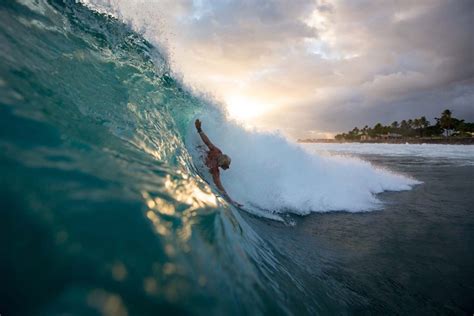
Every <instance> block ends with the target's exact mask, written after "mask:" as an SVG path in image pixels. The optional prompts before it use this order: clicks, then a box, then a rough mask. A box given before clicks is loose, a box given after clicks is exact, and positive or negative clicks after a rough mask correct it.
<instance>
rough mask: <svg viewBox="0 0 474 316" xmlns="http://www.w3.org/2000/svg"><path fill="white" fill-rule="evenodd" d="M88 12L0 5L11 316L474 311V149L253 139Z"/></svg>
mask: <svg viewBox="0 0 474 316" xmlns="http://www.w3.org/2000/svg"><path fill="white" fill-rule="evenodd" d="M96 2H97V3H98V4H100V3H102V2H104V1H96ZM85 3H86V4H87V5H85V4H82V3H81V2H78V1H53V0H51V1H43V0H39V1H33V0H31V1H28V0H18V1H13V0H12V1H1V2H0V46H1V50H0V243H1V244H0V314H1V315H8V316H10V315H106V316H109V315H118V316H123V315H157V314H176V315H181V314H185V315H246V314H251V315H263V314H265V315H315V314H316V315H328V314H330V315H334V314H338V315H347V314H371V315H373V314H377V315H380V314H383V315H390V314H425V315H433V314H460V315H461V314H469V315H470V314H472V312H473V311H474V286H473V283H472V280H474V269H473V267H474V249H473V248H474V215H473V211H474V210H473V205H474V189H473V179H474V146H446V145H383V144H375V145H371V144H366V145H360V144H309V145H300V144H296V143H294V142H292V141H289V140H287V139H286V138H285V137H283V136H281V135H279V134H274V133H263V132H258V131H254V130H248V129H245V128H243V127H241V126H240V125H239V124H238V123H236V122H233V121H230V120H228V119H227V117H226V113H225V111H223V110H222V105H221V104H219V103H218V102H216V101H212V100H209V99H207V98H206V97H205V96H203V94H202V93H199V92H198V91H194V90H193V89H191V88H189V87H187V86H186V85H184V84H183V83H182V82H181V81H180V80H179V79H176V78H177V77H179V76H176V75H175V74H174V72H173V69H171V67H170V65H169V61H168V57H167V55H166V54H165V53H163V50H162V49H161V48H160V46H159V45H158V44H153V42H152V41H151V40H150V39H148V37H147V34H148V33H147V32H138V29H142V27H144V26H143V25H142V26H140V27H137V25H135V24H133V23H128V22H126V19H123V16H122V15H120V14H117V11H116V10H115V11H114V10H110V11H108V10H107V8H108V7H107V6H105V7H101V9H100V10H99V6H98V4H97V3H96V4H97V6H96V5H94V1H87V2H85ZM111 3H115V2H114V1H112V2H111ZM121 13H123V14H125V12H121ZM125 22H126V23H125ZM196 118H200V119H201V120H202V121H203V129H204V130H205V131H206V132H207V133H208V134H209V136H210V138H211V139H212V140H213V142H214V143H215V144H216V145H218V146H219V147H220V148H221V149H222V150H223V151H224V152H225V153H228V154H229V155H230V156H231V157H232V165H231V168H230V169H229V170H228V171H226V172H222V181H223V184H224V186H225V187H226V188H227V190H228V192H229V194H230V196H232V197H233V198H234V199H235V200H237V201H239V202H240V203H242V204H243V205H244V206H243V207H242V208H241V209H238V208H235V207H233V206H231V205H229V204H228V203H227V202H226V201H225V200H224V199H223V198H222V197H221V196H220V195H219V194H218V191H217V190H216V189H215V187H214V186H213V185H212V183H211V181H210V179H209V176H208V173H207V171H206V169H205V168H204V166H203V163H202V154H203V152H202V143H200V140H199V138H198V136H197V135H196V133H195V130H194V127H193V122H194V120H195V119H196Z"/></svg>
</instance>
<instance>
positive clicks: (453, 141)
mask: <svg viewBox="0 0 474 316" xmlns="http://www.w3.org/2000/svg"><path fill="white" fill-rule="evenodd" d="M297 142H298V143H325V144H333V143H334V144H343V143H361V144H440V145H474V137H470V138H448V139H445V138H404V139H370V140H357V141H350V140H336V139H298V140H297Z"/></svg>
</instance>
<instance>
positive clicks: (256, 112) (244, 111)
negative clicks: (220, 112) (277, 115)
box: [226, 95, 266, 122]
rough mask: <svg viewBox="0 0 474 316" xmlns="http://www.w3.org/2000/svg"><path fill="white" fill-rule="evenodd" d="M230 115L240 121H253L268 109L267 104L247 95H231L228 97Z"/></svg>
mask: <svg viewBox="0 0 474 316" xmlns="http://www.w3.org/2000/svg"><path fill="white" fill-rule="evenodd" d="M226 104H227V111H228V113H229V116H230V117H231V118H233V119H236V120H238V121H247V122H248V121H251V120H253V119H255V118H257V117H259V116H261V115H262V114H263V113H265V111H266V106H265V105H264V104H262V103H260V102H258V101H256V100H253V99H252V98H248V97H245V96H236V95H234V96H231V97H229V98H227V99H226Z"/></svg>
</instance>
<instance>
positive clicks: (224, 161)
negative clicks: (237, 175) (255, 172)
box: [217, 154, 231, 170]
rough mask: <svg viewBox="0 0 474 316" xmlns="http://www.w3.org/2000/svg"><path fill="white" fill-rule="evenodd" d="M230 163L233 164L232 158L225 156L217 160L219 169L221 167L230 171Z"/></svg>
mask: <svg viewBox="0 0 474 316" xmlns="http://www.w3.org/2000/svg"><path fill="white" fill-rule="evenodd" d="M230 162H231V159H230V157H229V156H227V155H224V154H222V155H220V156H219V158H217V163H218V165H219V167H221V168H222V169H224V170H227V169H229V167H230Z"/></svg>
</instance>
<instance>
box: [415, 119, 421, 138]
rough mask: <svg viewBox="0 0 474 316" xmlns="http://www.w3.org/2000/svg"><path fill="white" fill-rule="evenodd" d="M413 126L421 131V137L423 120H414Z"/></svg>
mask: <svg viewBox="0 0 474 316" xmlns="http://www.w3.org/2000/svg"><path fill="white" fill-rule="evenodd" d="M413 127H414V128H415V129H418V130H419V131H420V137H421V122H420V119H415V120H413Z"/></svg>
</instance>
